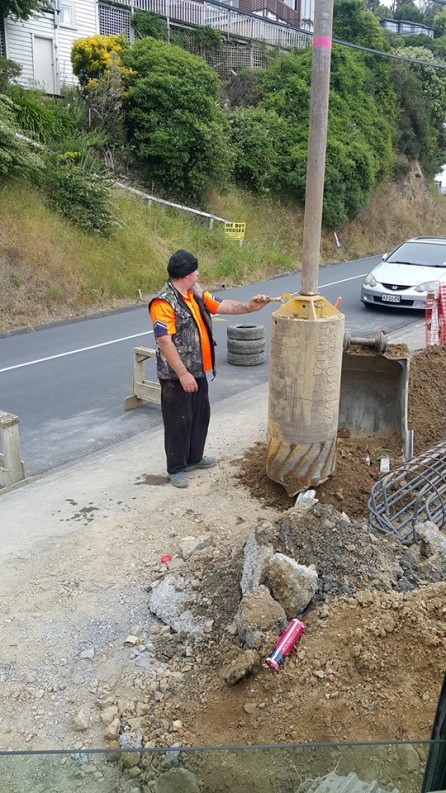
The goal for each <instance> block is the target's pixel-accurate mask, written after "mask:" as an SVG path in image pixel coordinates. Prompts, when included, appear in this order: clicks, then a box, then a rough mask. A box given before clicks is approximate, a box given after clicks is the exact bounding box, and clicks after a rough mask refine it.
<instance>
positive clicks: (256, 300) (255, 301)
mask: <svg viewBox="0 0 446 793" xmlns="http://www.w3.org/2000/svg"><path fill="white" fill-rule="evenodd" d="M269 302H270V299H269V297H268V295H255V296H254V297H252V298H251V300H248V302H247V304H246V307H247V309H248V311H249V312H251V311H260V309H261V308H263V307H264V306H266V305H267V303H269Z"/></svg>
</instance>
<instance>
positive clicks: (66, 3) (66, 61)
mask: <svg viewBox="0 0 446 793" xmlns="http://www.w3.org/2000/svg"><path fill="white" fill-rule="evenodd" d="M244 2H245V4H247V7H246V8H244V9H242V8H240V10H239V5H240V6H241V5H242V3H240V2H239V0H229V3H228V4H225V3H221V2H217V3H216V2H212V0H198V2H196V1H195V0H47V3H46V5H45V6H44V5H42V10H41V12H40V13H38V14H34V15H33V16H32V17H31V18H30V19H28V20H27V21H26V22H20V21H18V20H16V19H14V18H13V17H7V19H5V20H1V19H0V56H2V57H6V58H9V59H10V60H12V61H16V63H19V64H20V66H21V67H22V73H21V76H20V78H19V81H20V83H21V84H22V85H23V86H25V87H26V88H33V87H34V88H40V89H43V90H44V91H46V93H47V94H55V95H58V94H60V93H61V91H62V89H63V87H64V86H69V85H76V84H77V80H76V78H75V76H74V74H73V71H72V68H71V48H72V46H73V42H74V41H75V40H76V39H82V38H85V37H86V36H94V35H96V34H98V33H100V34H102V35H106V36H107V35H110V34H117V33H125V34H126V35H127V36H128V38H129V39H130V40H132V39H133V30H132V25H131V17H132V13H133V11H134V10H135V9H136V8H140V9H143V10H146V11H155V12H156V13H158V14H161V15H162V16H164V17H166V18H167V19H170V21H171V22H172V23H175V24H180V25H181V24H182V23H184V24H185V25H186V26H192V27H193V26H196V25H200V26H203V25H207V26H210V27H213V28H215V29H218V30H220V31H221V32H222V33H223V34H226V35H227V34H229V35H231V36H235V37H236V38H238V39H240V40H242V41H244V42H245V43H246V42H248V41H249V40H251V41H257V42H264V43H266V44H268V45H270V46H274V47H279V49H281V50H289V49H292V48H294V47H301V46H304V45H305V44H306V43H307V41H308V39H307V38H305V35H304V34H302V28H304V29H305V30H307V31H308V30H311V29H312V25H313V23H312V20H313V17H314V0H285V2H282V0H244ZM273 12H274V13H273ZM290 15H291V16H290ZM291 17H292V18H291ZM214 68H215V67H214ZM251 68H256V67H255V65H252V66H251Z"/></svg>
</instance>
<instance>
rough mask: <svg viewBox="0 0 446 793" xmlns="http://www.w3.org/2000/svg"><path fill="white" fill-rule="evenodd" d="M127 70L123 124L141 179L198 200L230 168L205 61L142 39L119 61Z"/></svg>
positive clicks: (215, 81)
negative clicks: (141, 170) (143, 175)
mask: <svg viewBox="0 0 446 793" xmlns="http://www.w3.org/2000/svg"><path fill="white" fill-rule="evenodd" d="M122 60H123V64H124V65H125V66H126V67H127V68H128V70H129V75H128V77H127V79H126V96H125V104H124V111H125V123H126V126H127V130H128V135H129V141H130V144H131V145H132V146H133V151H134V153H135V155H136V157H137V158H138V159H139V160H140V162H141V163H142V164H143V165H144V167H145V171H146V178H147V180H148V181H149V183H151V182H152V181H154V182H155V183H157V185H158V186H161V187H162V188H164V190H165V191H166V192H167V193H168V195H170V196H172V197H174V196H175V197H178V198H183V199H185V198H187V199H192V200H195V201H203V199H204V198H205V197H206V193H207V191H208V189H209V187H210V186H211V184H213V183H216V184H220V185H222V184H224V183H225V180H226V179H227V177H228V174H229V171H230V167H231V157H230V149H229V145H228V128H227V122H226V119H225V117H224V115H223V113H222V111H221V110H220V109H219V107H218V105H217V96H218V90H219V80H218V77H217V75H216V74H215V71H213V70H212V69H211V68H210V67H209V66H208V65H207V64H206V63H205V61H204V60H203V59H202V58H200V57H198V56H196V55H191V54H190V53H188V52H186V51H185V50H182V49H180V47H177V46H175V45H171V44H167V43H166V42H164V41H158V40H156V39H154V38H151V37H145V38H143V39H140V40H139V41H136V42H135V44H133V46H132V47H130V48H129V49H128V50H127V51H126V52H124V53H123V56H122Z"/></svg>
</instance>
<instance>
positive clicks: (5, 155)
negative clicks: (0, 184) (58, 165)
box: [0, 94, 42, 177]
mask: <svg viewBox="0 0 446 793" xmlns="http://www.w3.org/2000/svg"><path fill="white" fill-rule="evenodd" d="M14 110H15V107H14V103H13V102H12V101H11V99H9V97H7V96H4V95H3V94H0V174H2V177H5V176H13V175H16V174H19V173H22V174H25V175H27V176H30V175H31V174H34V173H36V172H38V171H39V170H40V169H41V168H42V161H41V159H40V157H39V155H38V154H37V153H36V152H35V151H33V150H32V149H31V148H30V145H29V144H28V143H27V142H26V141H24V140H23V139H21V138H19V137H18V135H19V133H20V129H19V127H18V126H17V124H16V122H15V118H14Z"/></svg>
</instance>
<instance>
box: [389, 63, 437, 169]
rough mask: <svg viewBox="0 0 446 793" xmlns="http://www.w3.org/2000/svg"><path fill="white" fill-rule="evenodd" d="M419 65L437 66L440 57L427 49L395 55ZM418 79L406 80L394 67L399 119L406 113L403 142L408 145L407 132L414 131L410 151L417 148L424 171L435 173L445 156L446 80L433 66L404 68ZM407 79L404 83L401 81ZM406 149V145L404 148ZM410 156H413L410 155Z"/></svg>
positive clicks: (408, 66) (408, 65)
mask: <svg viewBox="0 0 446 793" xmlns="http://www.w3.org/2000/svg"><path fill="white" fill-rule="evenodd" d="M396 54H397V55H404V56H406V57H409V58H413V59H414V60H418V61H427V62H429V61H430V62H432V63H434V62H436V61H438V57H437V55H434V54H432V52H431V51H430V50H427V49H425V48H424V47H404V48H402V49H401V50H397V51H396ZM404 65H405V66H406V67H407V69H408V70H409V71H410V73H411V74H412V75H413V77H414V78H416V79H411V80H409V78H407V77H405V76H404V72H403V71H402V70H400V69H397V68H396V67H395V65H394V66H393V74H394V86H395V91H396V92H397V96H398V100H399V116H400V120H401V113H402V112H403V113H405V114H406V116H407V118H406V120H405V128H406V133H405V135H404V136H403V137H402V138H401V136H400V142H399V145H400V146H401V140H403V141H407V128H408V125H410V127H411V130H412V132H411V136H412V138H413V142H411V144H410V145H411V148H414V147H415V148H416V149H417V151H418V157H420V159H421V160H422V163H423V165H424V167H425V168H426V169H427V170H428V171H429V172H433V171H434V170H435V169H436V167H437V165H438V163H439V161H440V162H442V161H444V160H443V158H444V156H445V151H444V147H445V130H444V119H445V117H446V76H445V74H444V72H443V71H440V70H438V69H435V68H434V67H433V66H432V67H431V66H423V65H421V64H417V63H409V64H404ZM403 77H404V79H402V78H403ZM405 145H406V144H405ZM407 153H408V154H409V156H410V152H407Z"/></svg>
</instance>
